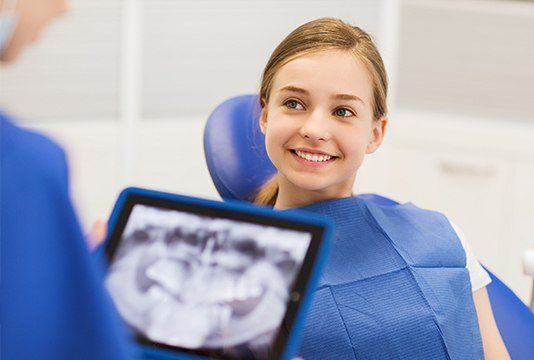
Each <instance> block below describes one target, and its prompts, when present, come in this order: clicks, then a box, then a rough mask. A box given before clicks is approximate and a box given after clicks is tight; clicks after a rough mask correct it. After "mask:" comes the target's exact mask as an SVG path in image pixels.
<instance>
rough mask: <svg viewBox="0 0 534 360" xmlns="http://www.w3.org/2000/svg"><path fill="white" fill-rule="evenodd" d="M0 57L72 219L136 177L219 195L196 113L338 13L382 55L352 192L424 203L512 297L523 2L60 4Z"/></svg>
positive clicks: (528, 147) (524, 116)
mask: <svg viewBox="0 0 534 360" xmlns="http://www.w3.org/2000/svg"><path fill="white" fill-rule="evenodd" d="M71 7H72V9H71V11H70V13H68V15H67V16H65V17H63V18H62V19H61V20H59V21H58V22H57V23H55V24H54V25H53V26H52V27H51V28H50V29H49V31H48V33H47V34H46V36H44V38H43V41H41V42H40V43H39V44H38V46H36V47H35V48H33V49H31V50H30V51H28V52H26V53H25V54H24V57H23V59H21V61H19V62H17V63H16V64H15V65H14V66H10V67H3V68H2V69H1V70H0V104H2V107H3V108H4V109H5V110H6V111H9V112H11V113H12V114H15V115H17V116H18V118H19V121H20V123H21V124H22V125H24V126H27V127H29V128H34V129H38V130H40V131H43V132H45V133H47V134H49V135H50V136H52V137H53V138H55V139H56V140H57V141H58V142H59V143H61V144H62V145H63V146H64V147H65V148H66V149H67V151H68V155H69V160H70V166H71V180H72V195H73V198H74V201H75V203H76V206H77V208H78V211H79V214H80V216H81V220H82V224H83V225H84V227H85V228H86V229H88V228H89V227H90V225H91V224H92V223H93V222H94V221H95V220H96V219H97V218H106V217H107V216H108V214H109V211H110V209H111V207H112V205H113V203H114V201H115V199H116V196H117V194H118V192H119V191H120V190H121V189H122V188H123V187H125V186H128V185H136V186H143V187H149V188H153V189H159V190H165V191H171V192H176V193H181V194H188V195H194V196H201V197H208V198H215V199H217V198H218V195H217V192H216V190H215V187H214V186H213V184H212V181H211V179H210V176H209V173H208V170H207V167H206V164H205V161H204V154H203V146H202V132H203V127H204V124H205V122H206V120H207V118H208V116H209V114H210V112H211V111H212V110H213V109H214V108H215V106H217V105H218V104H219V103H221V102H222V101H224V100H225V99H227V98H229V97H232V96H236V95H240V94H246V93H255V92H257V91H258V88H259V84H260V76H261V71H262V68H263V66H264V65H265V63H266V62H267V59H268V57H269V55H270V53H271V52H272V51H273V50H274V48H275V46H276V45H277V44H278V43H279V42H280V41H281V40H282V39H283V38H284V36H285V35H287V34H288V33H289V32H290V31H291V30H293V29H294V28H295V27H297V26H298V25H300V24H302V23H304V22H306V21H309V20H312V19H315V18H319V17H325V16H330V17H338V18H341V19H343V20H345V21H347V22H349V23H351V24H353V25H357V26H360V27H362V28H363V29H365V30H367V31H368V32H369V33H370V34H372V36H373V37H374V39H375V40H376V42H377V44H378V47H379V49H380V50H381V53H382V56H383V58H384V60H385V62H386V65H387V68H388V72H389V77H390V81H391V87H390V99H389V101H390V125H391V126H390V128H389V132H388V134H387V140H386V142H385V144H384V146H383V147H382V148H381V149H380V150H379V152H378V153H376V154H374V155H372V156H370V157H369V158H368V159H367V161H366V163H365V164H364V166H363V168H362V170H361V171H360V174H359V175H358V179H357V183H356V189H355V191H356V192H375V193H380V194H383V195H386V196H389V197H392V198H394V199H396V200H399V201H412V202H414V203H415V204H417V205H419V206H421V207H426V208H431V209H437V210H440V211H442V212H444V213H445V214H447V215H448V216H449V217H450V218H451V219H452V220H453V221H454V222H455V223H457V224H458V225H459V226H460V227H461V228H462V229H463V231H464V233H465V235H466V239H467V240H468V242H469V243H470V244H471V246H472V248H473V249H474V252H475V254H476V255H477V256H478V258H479V259H480V261H481V262H482V263H483V264H484V265H486V266H487V267H488V268H490V269H491V270H492V271H493V272H494V273H496V275H497V276H499V277H500V278H501V279H502V280H503V281H504V282H506V283H507V284H508V285H509V286H510V287H511V288H512V289H513V290H514V291H515V292H516V293H517V294H518V295H519V296H520V297H521V298H522V300H523V301H525V302H527V301H528V298H529V296H530V291H531V286H532V280H531V279H529V278H528V277H527V276H526V275H523V272H522V265H521V259H522V256H523V253H524V252H525V251H526V250H527V249H534V232H533V231H532V223H534V186H533V184H534V180H533V179H534V86H533V84H534V41H533V40H532V39H534V2H532V1H511V0H500V1H499V0H429V1H428V0H427V1H422V0H421V1H419V0H399V1H397V0H382V1H376V0H352V1H342V0H233V1H226V0H198V1H193V0H190V1H186V0H71Z"/></svg>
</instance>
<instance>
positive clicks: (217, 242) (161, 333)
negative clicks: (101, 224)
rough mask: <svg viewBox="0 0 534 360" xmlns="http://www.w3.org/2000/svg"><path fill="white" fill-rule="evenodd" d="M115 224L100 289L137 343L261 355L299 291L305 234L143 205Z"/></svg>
mask: <svg viewBox="0 0 534 360" xmlns="http://www.w3.org/2000/svg"><path fill="white" fill-rule="evenodd" d="M123 222H124V224H123V229H122V231H121V234H120V241H117V244H116V245H115V246H114V248H112V251H111V252H108V257H109V260H110V266H109V270H108V273H107V277H106V286H107V288H108V290H109V292H110V293H111V296H112V298H113V300H114V302H115V305H116V307H117V309H118V311H119V313H120V314H121V316H122V317H123V319H124V320H125V321H126V323H127V324H128V325H129V326H130V327H131V328H132V329H133V330H134V331H135V333H136V334H137V337H138V338H139V339H141V340H142V341H144V342H147V343H151V344H154V343H155V344H158V345H162V346H164V347H165V346H169V347H171V348H180V349H186V350H191V352H194V353H196V354H204V355H212V356H216V357H219V358H228V359H233V358H257V359H263V358H268V357H270V355H269V354H270V349H271V347H272V346H273V342H274V340H275V337H276V336H277V334H279V332H280V331H281V330H283V327H284V326H283V325H282V324H283V320H284V316H285V315H286V311H287V307H288V306H289V304H290V302H291V298H292V297H293V296H296V295H295V294H297V295H298V293H296V292H294V290H295V279H296V277H297V275H298V274H299V272H300V270H301V267H302V264H303V262H304V258H305V256H306V253H307V251H308V250H309V247H310V243H311V240H312V234H311V233H310V232H309V231H303V230H295V229H288V228H284V227H277V226H272V225H268V224H261V223H254V222H250V221H241V220H238V219H229V218H223V217H216V216H207V215H206V214H199V213H192V212H189V211H181V210H176V209H169V208H162V207H156V206H152V205H146V204H134V205H133V206H131V211H130V213H129V216H127V218H126V219H124V221H123ZM293 300H295V299H293Z"/></svg>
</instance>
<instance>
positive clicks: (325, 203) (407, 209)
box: [255, 18, 509, 360]
mask: <svg viewBox="0 0 534 360" xmlns="http://www.w3.org/2000/svg"><path fill="white" fill-rule="evenodd" d="M386 95H387V76H386V71H385V69H384V65H383V62H382V59H381V57H380V54H379V53H378V51H377V49H376V47H375V45H374V43H373V41H372V40H371V38H370V36H369V35H368V34H367V33H365V32H364V31H362V30H361V29H359V28H357V27H352V26H350V25H348V24H346V23H344V22H342V21H340V20H336V19H327V18H325V19H318V20H315V21H311V22H309V23H306V24H304V25H302V26H300V27H299V28H297V29H296V30H294V31H293V32H292V33H291V34H289V35H288V36H287V37H286V38H285V39H284V40H283V41H282V43H281V44H280V45H279V46H278V47H277V48H276V49H275V50H274V53H273V54H272V55H271V58H270V59H269V61H268V63H267V65H266V67H265V70H264V73H263V78H262V83H261V90H260V99H261V106H262V113H261V117H260V126H261V129H262V132H263V133H264V134H265V145H266V148H267V153H268V155H269V158H270V159H271V161H272V162H273V164H274V165H275V166H276V168H277V169H278V173H277V174H276V175H275V176H274V178H272V179H271V180H270V181H268V182H267V183H266V184H265V185H264V187H263V188H262V189H260V191H259V192H258V194H257V196H256V199H255V203H257V204H262V205H271V206H273V207H274V208H275V209H280V210H282V209H288V208H301V209H304V210H307V211H313V212H317V213H321V214H323V215H326V216H328V217H330V218H331V219H332V220H333V222H334V224H335V233H336V236H335V238H334V241H333V244H332V249H331V252H330V255H329V260H328V263H327V266H326V268H325V270H324V272H323V275H322V278H321V281H320V284H319V286H318V288H317V290H316V292H315V296H314V301H313V304H312V307H311V311H310V314H309V316H308V319H307V322H306V328H305V332H304V337H303V341H302V344H301V348H300V352H299V355H300V356H302V357H303V358H304V359H307V360H309V359H355V358H358V359H359V358H365V359H368V358H369V359H390V358H402V359H478V358H483V357H484V355H485V356H486V358H488V359H505V358H508V357H509V356H508V354H507V351H506V348H505V346H504V343H503V341H502V339H501V336H500V334H499V331H498V329H497V327H496V324H495V320H494V318H493V313H492V310H491V306H490V303H489V299H488V295H487V292H486V289H485V286H486V285H487V283H488V282H489V281H486V279H487V278H488V275H487V273H485V271H484V270H483V269H482V267H481V266H480V264H478V262H477V261H476V260H475V259H474V257H473V256H472V254H471V253H470V252H469V251H466V249H467V248H466V247H464V246H462V243H461V242H460V241H459V238H458V236H457V233H456V232H455V230H454V229H453V228H452V227H451V224H450V223H449V221H448V220H447V219H446V218H445V217H444V216H442V215H440V214H438V213H435V212H431V211H426V210H422V209H419V208H417V207H415V206H413V205H397V206H387V207H384V206H378V205H373V204H372V203H370V202H368V201H365V200H364V199H362V198H358V197H353V195H352V189H353V185H354V182H355V180H356V176H357V173H358V169H359V168H360V165H361V164H362V162H363V160H364V157H365V155H366V154H370V153H372V152H374V151H375V150H376V149H377V148H378V147H379V146H380V144H381V142H382V139H383V137H384V133H385V130H386V125H387V118H386V115H387V106H386ZM466 254H467V267H466ZM470 276H471V281H470Z"/></svg>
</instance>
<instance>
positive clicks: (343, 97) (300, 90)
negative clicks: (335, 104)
mask: <svg viewBox="0 0 534 360" xmlns="http://www.w3.org/2000/svg"><path fill="white" fill-rule="evenodd" d="M279 91H280V92H282V91H292V92H297V93H301V94H304V95H309V94H310V92H309V91H308V90H306V89H303V88H299V87H296V86H293V85H287V86H284V87H283V88H281V89H280V90H279ZM332 98H333V99H339V100H355V101H360V102H362V103H365V102H364V101H363V100H362V99H361V98H360V97H358V96H356V95H351V94H336V95H332Z"/></svg>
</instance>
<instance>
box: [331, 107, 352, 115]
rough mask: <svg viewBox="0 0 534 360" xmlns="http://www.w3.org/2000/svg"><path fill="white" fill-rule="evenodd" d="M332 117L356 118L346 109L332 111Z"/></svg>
mask: <svg viewBox="0 0 534 360" xmlns="http://www.w3.org/2000/svg"><path fill="white" fill-rule="evenodd" d="M334 115H336V116H341V117H349V116H356V114H355V113H354V112H353V111H352V110H349V109H347V108H339V109H336V110H335V111H334Z"/></svg>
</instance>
